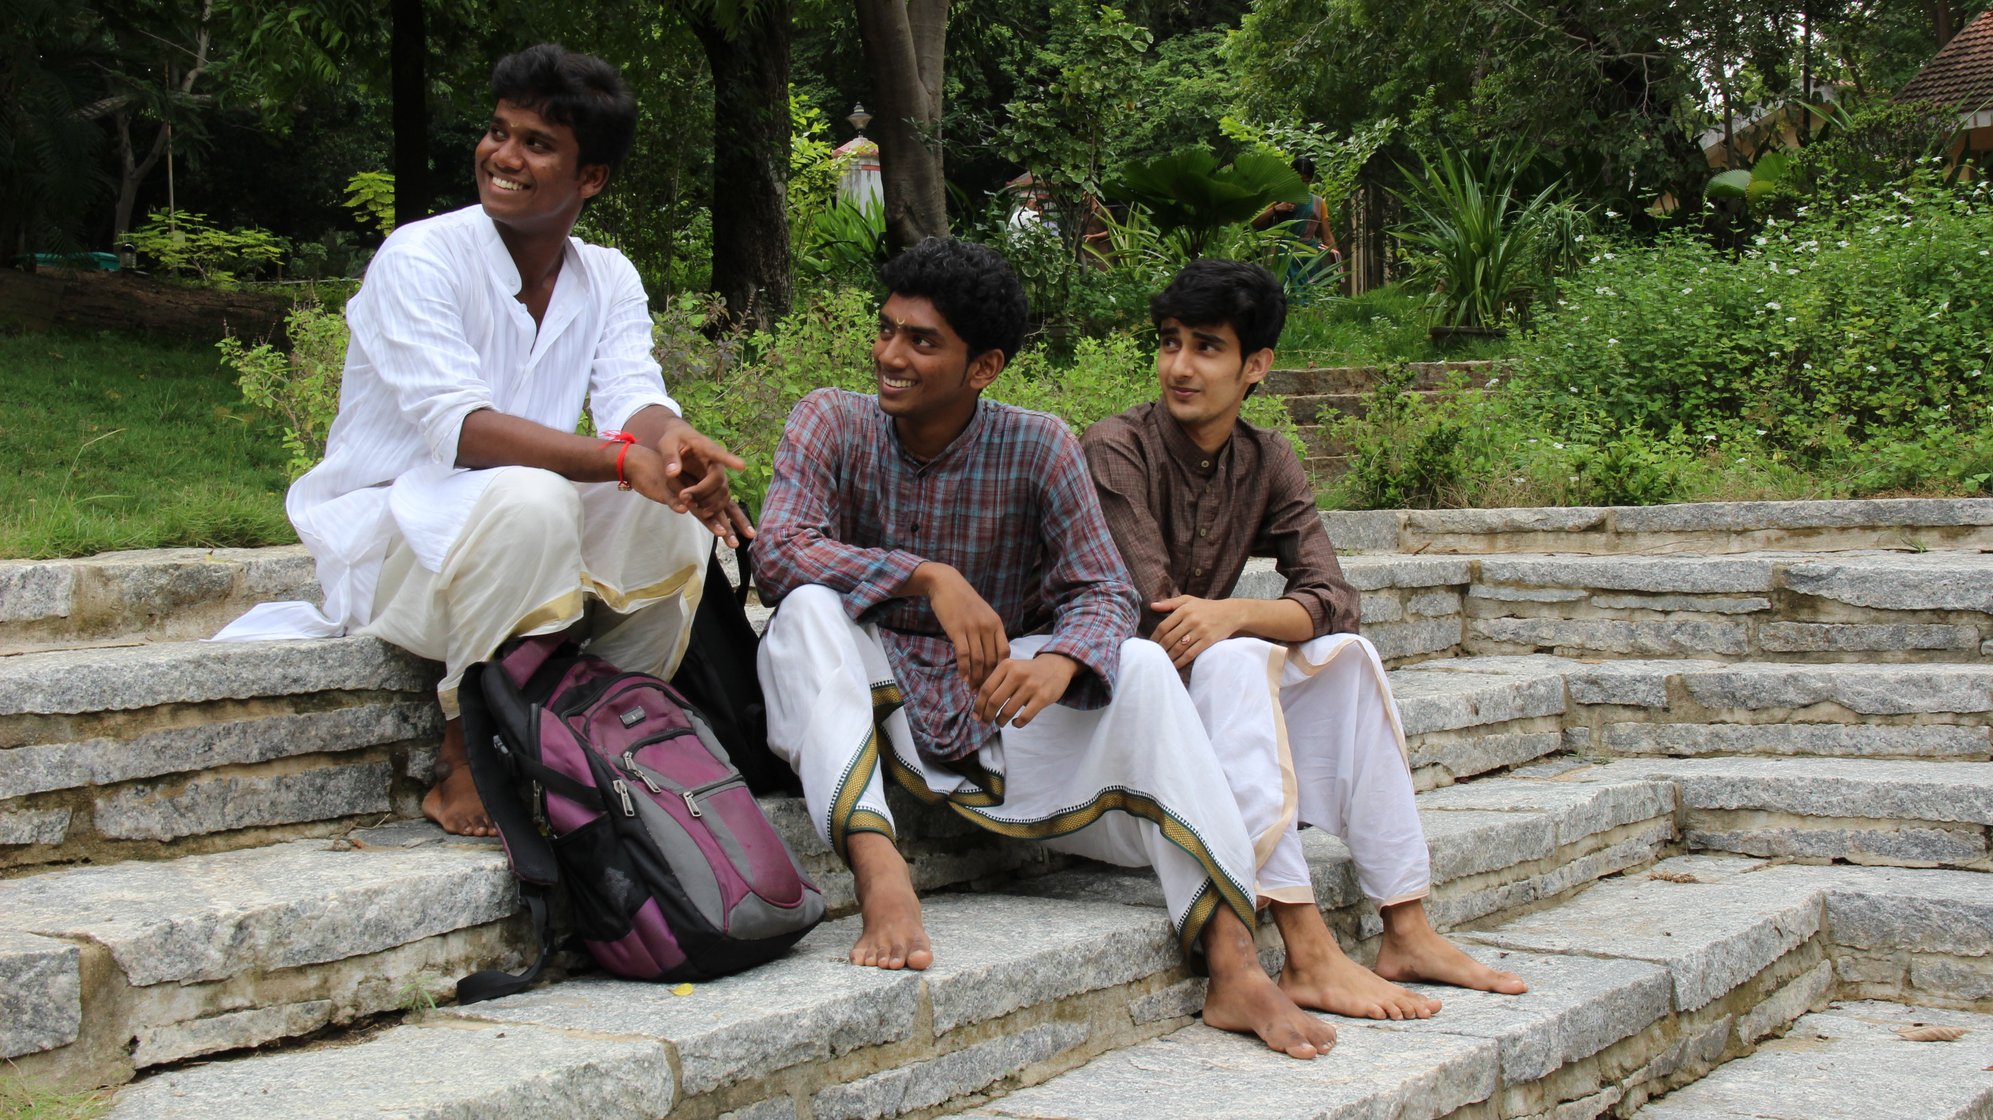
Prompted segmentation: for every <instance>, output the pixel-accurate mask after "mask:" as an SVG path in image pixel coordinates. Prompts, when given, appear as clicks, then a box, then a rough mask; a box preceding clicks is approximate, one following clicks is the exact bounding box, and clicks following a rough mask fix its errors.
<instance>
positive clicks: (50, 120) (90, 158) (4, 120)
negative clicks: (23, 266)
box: [0, 0, 110, 262]
mask: <svg viewBox="0 0 1993 1120" xmlns="http://www.w3.org/2000/svg"><path fill="white" fill-rule="evenodd" d="M0 20H4V21H5V22H6V23H8V24H10V25H11V26H12V27H13V28H14V29H15V32H16V33H15V34H13V35H10V36H8V37H7V38H6V39H5V40H0V43H4V46H0V255H4V256H9V257H11V256H13V255H14V254H17V253H20V254H31V253H33V252H34V251H35V250H37V249H43V248H53V249H58V250H70V249H74V248H77V247H78V246H79V245H80V244H81V243H82V239H81V237H80V236H79V233H80V231H81V230H82V228H83V226H84V225H85V223H86V222H87V217H86V215H87V213H88V210H89V208H90V207H92V206H94V205H96V204H97V202H98V201H99V200H100V199H101V198H102V197H103V196H104V195H105V194H106V193H107V192H108V191H109V188H110V180H109V178H108V176H106V175H104V174H103V171H102V169H101V167H100V165H99V163H98V160H99V159H100V158H101V156H102V152H103V140H104V136H103V133H102V132H101V131H100V130H99V129H98V128H97V127H96V125H95V124H94V123H92V121H91V120H90V119H89V118H88V117H86V116H85V115H84V112H83V110H84V108H85V106H86V105H87V104H88V103H90V102H91V101H93V100H95V93H96V89H97V81H96V75H97V74H98V72H99V67H100V66H101V65H102V64H103V61H104V57H103V56H104V51H103V44H102V43H101V41H100V39H99V37H98V36H97V35H96V34H95V30H96V29H95V27H94V26H93V20H92V18H91V13H89V12H88V11H87V10H85V9H79V8H76V7H74V6H72V5H70V4H68V3H65V2H64V0H8V2H7V3H4V4H0ZM28 260H29V261H30V262H32V261H33V257H32V256H29V257H28Z"/></svg>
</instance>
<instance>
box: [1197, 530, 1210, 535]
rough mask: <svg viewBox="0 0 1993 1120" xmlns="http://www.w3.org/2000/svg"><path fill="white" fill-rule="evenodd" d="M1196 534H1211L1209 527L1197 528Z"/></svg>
mask: <svg viewBox="0 0 1993 1120" xmlns="http://www.w3.org/2000/svg"><path fill="white" fill-rule="evenodd" d="M1197 535H1198V536H1200V537H1208V536H1210V535H1211V530H1209V529H1199V530H1198V531H1197Z"/></svg>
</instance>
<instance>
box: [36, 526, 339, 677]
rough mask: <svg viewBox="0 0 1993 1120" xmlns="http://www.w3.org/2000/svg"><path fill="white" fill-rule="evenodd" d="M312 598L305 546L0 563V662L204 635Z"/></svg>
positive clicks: (314, 588)
mask: <svg viewBox="0 0 1993 1120" xmlns="http://www.w3.org/2000/svg"><path fill="white" fill-rule="evenodd" d="M318 595H319V589H318V575H317V571H316V569H315V568H314V566H313V564H312V559H311V555H310V553H308V552H306V551H305V549H304V546H303V545H290V546H286V547H278V548H212V549H210V548H159V549H146V550H144V551H137V552H106V553H102V554H99V555H96V556H88V557H83V558H80V559H72V560H0V656H5V655H7V654H13V653H21V652H27V651H31V650H37V649H51V648H65V647H74V646H85V645H91V644H106V643H119V642H134V641H141V640H155V641H160V640H163V641H177V640H181V639H188V638H205V637H207V636H208V635H210V634H212V633H214V632H215V631H217V630H219V629H221V628H222V626H223V625H224V624H226V623H228V622H229V621H230V620H232V619H234V618H235V617H236V616H237V615H239V614H241V613H242V612H243V611H244V610H246V609H248V608H249V607H250V606H251V605H253V604H256V603H266V602H276V601H281V600H286V599H310V600H312V601H316V600H317V599H318Z"/></svg>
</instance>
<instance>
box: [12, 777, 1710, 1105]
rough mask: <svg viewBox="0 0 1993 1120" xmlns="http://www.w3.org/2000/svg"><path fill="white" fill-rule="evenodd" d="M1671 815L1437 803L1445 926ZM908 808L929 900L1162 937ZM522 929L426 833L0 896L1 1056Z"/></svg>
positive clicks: (201, 1037)
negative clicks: (963, 898) (1038, 905)
mask: <svg viewBox="0 0 1993 1120" xmlns="http://www.w3.org/2000/svg"><path fill="white" fill-rule="evenodd" d="M1470 792H1471V793H1472V796H1467V795H1468V794H1469V793H1470ZM1673 803H1674V795H1673V790H1672V788H1671V787H1670V786H1668V784H1667V783H1665V782H1659V781H1650V780H1644V779H1634V780H1630V781H1626V782H1619V783H1611V782H1606V781H1597V782H1591V783H1584V784H1560V783H1551V782H1543V781H1521V780H1512V779H1488V780H1486V781H1484V782H1481V783H1476V784H1474V785H1471V786H1456V787H1452V788H1451V789H1448V790H1442V791H1437V792H1436V793H1434V794H1430V795H1426V797H1425V798H1423V799H1422V800H1421V803H1420V807H1421V813H1422V817H1423V819H1424V822H1425V827H1426V830H1427V839H1428V843H1429V845H1430V847H1431V850H1432V854H1433V872H1434V892H1433V895H1432V899H1431V901H1430V903H1429V908H1430V912H1431V914H1432V916H1433V919H1434V921H1435V922H1436V923H1438V924H1440V925H1442V926H1453V925H1458V924H1461V923H1465V922H1470V921H1475V920H1481V919H1485V918H1487V917H1488V916H1490V915H1496V914H1502V913H1513V912H1521V911H1523V910H1526V909H1528V908H1531V907H1536V906H1541V905H1544V904H1546V903H1548V902H1550V901H1552V900H1555V899H1556V898H1559V897H1561V896H1564V895H1568V894H1569V893H1570V892H1572V891H1574V890H1577V889H1579V888H1581V887H1582V886H1584V885H1585V884H1587V883H1589V882H1591V881H1593V880H1595V879H1597V878H1599V877H1601V876H1605V875H1611V874H1616V873H1619V872H1622V871H1624V870H1627V869H1629V868H1637V867H1641V866H1645V865H1647V864H1650V863H1652V862H1653V861H1654V860H1655V859H1656V858H1658V856H1660V855H1661V854H1662V853H1663V852H1664V850H1665V849H1666V847H1667V846H1668V844H1669V843H1670V841H1671V840H1672V839H1673V838H1674V822H1673ZM762 806H763V809H764V811H766V812H767V813H768V815H769V817H770V819H771V820H772V821H773V822H774V823H775V825H776V827H777V830H778V832H780V833H781V834H782V835H783V837H784V839H785V841H786V842H787V843H788V844H789V845H790V847H791V849H792V850H794V851H796V852H797V853H798V856H799V858H800V859H801V860H802V861H803V863H804V866H805V868H806V870H808V872H809V873H810V874H811V876H812V878H813V879H815V880H816V882H817V883H818V884H819V886H820V887H821V888H822V889H823V890H824V892H825V895H826V900H827V901H828V902H829V904H830V906H831V909H832V911H833V913H849V912H851V911H852V910H853V909H854V908H855V900H854V897H853V894H852V890H851V881H850V876H849V874H848V872H846V871H845V870H844V869H843V868H842V867H841V866H840V865H839V864H838V863H837V861H836V860H835V858H834V857H833V856H832V855H831V853H830V852H829V850H828V848H827V847H826V846H825V845H824V844H823V843H822V842H821V841H820V840H819V839H818V838H817V837H816V835H815V832H814V830H813V828H812V826H811V824H810V822H809V820H808V817H807V813H806V811H805V809H804V806H803V804H802V802H801V801H800V800H798V799H795V798H764V799H763V801H762ZM896 809H897V815H898V817H899V819H900V821H901V824H902V829H901V832H902V835H901V840H902V847H903V849H904V850H905V851H907V853H908V855H909V861H910V864H911V865H912V868H913V871H914V875H915V881H916V885H917V886H918V887H919V888H920V889H921V890H922V891H923V892H934V891H938V890H945V889H946V888H950V887H961V886H963V885H966V884H986V885H995V886H997V887H998V889H1002V890H1005V891H1007V892H1008V893H1011V894H1014V895H1018V896H1020V897H1024V896H1028V897H1033V898H1041V899H1068V900H1074V901H1080V902H1087V903H1098V902H1114V903H1119V904H1122V905H1125V906H1130V907H1134V908H1137V909H1140V910H1141V911H1143V912H1144V915H1145V916H1144V918H1143V920H1144V921H1145V922H1148V923H1150V924H1152V925H1160V923H1161V922H1162V919H1163V910H1162V898H1161V894H1160V890H1159V888H1158V887H1157V886H1156V884H1155V880H1154V878H1153V876H1151V875H1150V874H1149V873H1148V872H1146V871H1127V870H1120V869H1113V868H1106V867H1101V866H1097V865H1091V864H1085V865H1082V866H1079V867H1067V865H1068V864H1071V863H1074V862H1076V861H1070V860H1061V859H1060V858H1059V857H1057V856H1055V855H1054V854H1053V853H1050V852H1048V851H1047V850H1046V849H1044V848H1042V847H1039V846H1036V845H1030V844H1025V843H1021V842H1009V841H993V840H992V839H991V838H989V837H987V836H986V835H984V834H982V833H979V832H975V831H973V830H972V829H971V828H970V827H969V826H968V825H966V824H964V823H962V822H960V821H958V820H955V819H954V818H952V816H950V815H947V814H936V813H932V812H925V813H924V812H921V811H919V810H918V809H917V808H916V807H915V806H914V805H912V804H911V803H909V802H906V801H900V800H898V799H896ZM1303 835H1304V847H1305V849H1306V850H1307V852H1308V855H1309V859H1310V862H1311V866H1312V868H1313V871H1314V880H1315V883H1316V886H1317V895H1318V899H1319V901H1320V902H1321V904H1322V906H1323V907H1324V908H1325V910H1326V911H1327V912H1329V914H1330V916H1331V919H1332V921H1333V923H1334V924H1335V926H1336V927H1337V928H1338V929H1339V930H1341V931H1342V932H1343V934H1344V935H1345V937H1346V938H1347V939H1348V940H1349V941H1350V942H1351V943H1352V944H1357V943H1361V942H1364V941H1366V940H1368V939H1370V938H1373V937H1375V936H1376V935H1377V934H1378V932H1380V927H1379V926H1378V923H1377V918H1376V914H1375V911H1374V909H1372V908H1371V907H1370V906H1369V904H1368V903H1367V902H1365V901H1364V899H1363V897H1362V894H1361V891H1360V890H1359V888H1358V886H1357V881H1356V876H1355V868H1354V864H1353V862H1352V861H1351V859H1350V855H1349V851H1348V849H1347V848H1346V847H1345V846H1343V845H1342V843H1341V842H1340V841H1338V840H1336V839H1335V838H1333V837H1329V836H1326V835H1323V834H1321V833H1318V832H1314V831H1309V832H1306V833H1304V834H1303ZM1061 868H1067V869H1065V870H1061ZM1004 884H1008V885H1004ZM940 897H944V898H945V897H949V896H947V895H942V896H940ZM950 905H953V904H952V903H951V904H950ZM515 909H516V894H515V891H514V888H513V885H512V881H511V878H510V876H509V874H508V873H507V871H506V868H505V863H504V860H503V857H502V854H501V853H500V852H499V850H498V849H497V847H496V845H495V842H493V841H488V840H468V839H461V838H448V837H445V836H443V834H442V833H441V832H440V831H438V830H436V829H435V828H434V827H433V826H430V825H429V824H427V823H426V822H402V823H398V824H394V825H388V826H383V827H379V828H372V829H360V830H355V831H354V832H352V833H350V834H349V835H348V836H347V837H345V838H343V839H341V840H338V841H334V842H329V843H328V842H325V841H294V842H291V843H287V844H280V845H273V846H270V847H265V848H259V849H252V850H247V851H237V852H229V853H222V854H216V855H203V856H190V857H182V858H179V859H174V860H167V861H161V862H141V861H127V862H124V863H120V864H115V865H111V866H105V867H81V868H72V869H66V870H58V871H49V872H44V873H42V874H38V875H32V876H27V877H23V878H17V879H14V880H9V881H0V976H6V977H8V978H10V979H11V980H13V981H14V983H12V984H0V988H7V987H13V988H17V989H18V990H21V991H23V992H35V993H38V994H36V995H34V996H32V997H24V998H28V999H29V1003H28V1005H26V1006H24V1008H23V1011H22V1013H21V1015H20V1016H19V1017H18V1022H19V1024H21V1025H20V1026H19V1027H18V1028H17V1029H10V1030H6V1031H0V1055H3V1056H6V1057H10V1058H15V1059H17V1060H19V1061H20V1062H22V1063H23V1065H24V1066H26V1067H28V1068H30V1069H33V1068H37V1067H39V1068H41V1069H43V1070H45V1071H47V1072H48V1073H50V1074H51V1075H52V1076H57V1077H60V1078H62V1079H63V1080H66V1081H69V1082H72V1083H79V1084H105V1083H116V1082H118V1081H122V1080H125V1079H127V1078H129V1077H130V1076H131V1075H132V1074H133V1073H135V1072H137V1071H141V1070H143V1069H145V1068H147V1067H150V1066H153V1065H156V1064H160V1063H167V1062H174V1061H178V1060H182V1059H185V1058H189V1057H195V1056H200V1055H203V1054H208V1053H213V1052H216V1051H221V1050H228V1049H235V1048H240V1047H243V1046H251V1045H260V1044H263V1043H266V1042H270V1041H273V1040H277V1039H282V1038H288V1037H295V1036H297V1035H301V1034H308V1033H310V1032H312V1031H314V1030H317V1029H319V1028H321V1027H324V1026H326V1025H328V1024H340V1023H346V1022H351V1021H353V1020H355V1019H358V1018H363V1017H366V1016H369V1015H374V1014H379V1013H382V1012H385V1011H390V1010H393V1009H394V1008H396V1007H397V1006H401V1005H404V1004H406V1003H408V1002H410V1001H414V1002H417V1003H420V1002H424V1001H427V1000H430V999H434V998H443V999H447V998H448V997H449V995H450V992H451V991H452V987H451V985H452V983H453V982H454V979H455V978H456V977H457V976H459V975H461V974H463V973H465V972H469V971H472V970H474V969H476V968H479V967H487V966H508V967H509V966H510V965H511V964H513V963H516V962H517V960H518V959H519V958H520V954H521V953H523V952H524V951H525V950H526V949H527V948H528V947H529V946H528V944H527V941H526V937H527V931H526V930H525V929H524V928H523V925H522V924H521V923H520V921H519V920H518V919H517V918H516V917H515V916H514V914H515ZM86 977H90V978H92V979H90V980H89V982H88V983H86V982H85V978H86ZM1183 980H1184V978H1183V977H1180V976H1179V977H1176V978H1174V979H1173V980H1172V983H1176V982H1178V981H1183ZM1190 983H1191V987H1187V988H1183V989H1181V990H1178V991H1174V992H1172V993H1169V994H1168V995H1167V996H1165V997H1163V998H1164V1000H1165V1002H1167V1001H1170V1000H1174V1001H1176V1003H1175V1004H1173V1005H1182V1001H1184V1000H1190V1001H1192V1002H1190V1003H1189V1004H1187V1005H1183V1006H1185V1007H1188V1008H1194V1007H1195V1005H1196V1001H1198V1000H1201V988H1200V987H1196V986H1195V984H1196V983H1197V982H1190ZM411 985H413V986H411ZM1178 1013H1179V1014H1187V1013H1188V1011H1187V1010H1184V1011H1180V1012H1178ZM12 1018H14V1017H12V1016H10V1019H12Z"/></svg>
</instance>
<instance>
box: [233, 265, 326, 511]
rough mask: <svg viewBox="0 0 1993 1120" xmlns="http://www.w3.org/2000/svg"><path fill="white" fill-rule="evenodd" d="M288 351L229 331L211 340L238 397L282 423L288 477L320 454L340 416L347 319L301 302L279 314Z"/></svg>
mask: <svg viewBox="0 0 1993 1120" xmlns="http://www.w3.org/2000/svg"><path fill="white" fill-rule="evenodd" d="M284 329H285V333H286V334H288V335H289V337H290V343H291V348H290V351H289V352H288V353H286V352H283V351H280V350H278V349H277V348H276V347H274V346H272V345H270V344H269V343H267V342H262V343H258V344H257V345H255V346H251V347H245V346H244V345H243V344H242V340H241V339H239V338H236V337H235V336H233V335H230V336H229V337H227V338H224V339H222V340H221V341H220V342H218V343H216V344H215V346H216V348H217V349H219V350H220V351H221V360H222V364H223V365H225V366H227V367H229V368H230V369H233V370H234V371H235V374H236V382H235V383H236V385H237V386H238V387H239V388H240V389H241V390H242V399H243V400H244V401H246V402H248V403H249V404H251V405H253V406H255V407H257V408H260V409H262V410H264V411H265V412H269V413H272V414H274V415H275V416H276V417H277V418H278V419H279V420H280V421H282V423H283V425H284V450H285V451H287V452H289V453H290V460H289V462H288V463H287V464H286V469H287V470H288V471H289V473H290V476H291V478H292V480H296V479H297V478H298V477H299V476H300V475H302V474H304V473H305V472H306V471H308V470H310V469H311V468H312V467H314V466H317V465H318V461H319V460H320V459H323V458H325V437H326V435H327V434H328V433H329V432H330V430H331V428H332V421H333V418H334V417H336V416H338V415H339V381H340V376H341V374H342V373H343V372H344V370H345V367H346V319H345V317H344V316H342V315H340V314H339V313H338V312H336V311H327V310H325V309H324V308H322V307H319V306H316V305H312V304H300V305H299V306H297V307H294V308H292V309H291V313H290V314H289V315H287V316H285V318H284Z"/></svg>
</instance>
